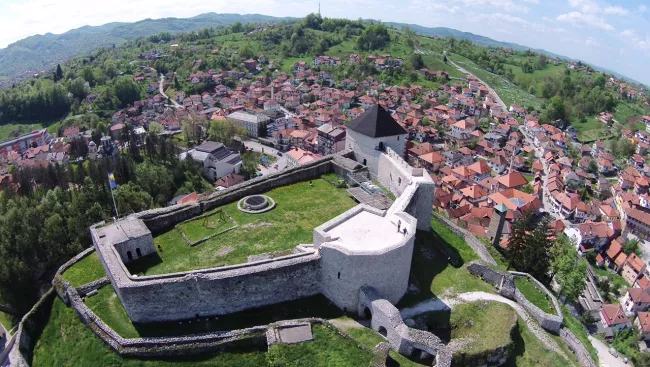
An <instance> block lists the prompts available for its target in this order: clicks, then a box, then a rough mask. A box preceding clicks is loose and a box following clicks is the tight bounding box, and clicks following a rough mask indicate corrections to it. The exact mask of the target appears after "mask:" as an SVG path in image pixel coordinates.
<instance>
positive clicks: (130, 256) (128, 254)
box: [126, 251, 133, 261]
mask: <svg viewBox="0 0 650 367" xmlns="http://www.w3.org/2000/svg"><path fill="white" fill-rule="evenodd" d="M126 257H128V258H129V261H131V260H133V254H132V253H131V251H127V252H126Z"/></svg>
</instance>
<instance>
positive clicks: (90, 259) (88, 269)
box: [63, 252, 106, 287]
mask: <svg viewBox="0 0 650 367" xmlns="http://www.w3.org/2000/svg"><path fill="white" fill-rule="evenodd" d="M105 276H106V272H105V271H104V267H103V266H102V263H101V261H99V256H98V255H97V252H93V253H91V254H90V255H88V256H86V257H85V258H83V259H82V260H81V261H79V262H78V263H76V264H74V265H72V266H71V267H70V268H68V270H66V271H64V272H63V279H65V280H67V281H68V282H69V283H70V285H72V286H73V287H79V286H82V285H84V284H88V283H90V282H92V281H95V280H97V279H101V278H103V277H105Z"/></svg>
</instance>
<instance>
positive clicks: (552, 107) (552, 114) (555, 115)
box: [543, 96, 568, 122]
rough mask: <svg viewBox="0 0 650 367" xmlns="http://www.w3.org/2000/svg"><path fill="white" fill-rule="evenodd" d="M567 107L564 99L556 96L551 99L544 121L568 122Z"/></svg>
mask: <svg viewBox="0 0 650 367" xmlns="http://www.w3.org/2000/svg"><path fill="white" fill-rule="evenodd" d="M566 109H567V108H566V105H565V103H564V100H562V98H560V97H558V96H555V97H553V98H551V100H550V101H549V103H548V105H547V106H546V110H545V111H544V115H543V119H544V120H545V121H547V122H552V121H555V120H565V121H566V120H568V118H567V113H566Z"/></svg>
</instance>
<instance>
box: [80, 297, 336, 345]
mask: <svg viewBox="0 0 650 367" xmlns="http://www.w3.org/2000/svg"><path fill="white" fill-rule="evenodd" d="M86 305H87V306H88V307H89V308H90V309H91V310H92V311H93V312H95V314H97V316H98V317H99V318H101V319H102V321H104V322H105V323H106V324H107V325H108V326H110V327H111V328H112V329H113V330H115V332H117V333H118V334H120V335H121V336H122V337H125V338H137V337H146V336H154V337H155V336H178V335H188V334H196V333H206V332H211V331H219V330H234V329H242V328H247V327H252V326H258V325H266V324H269V323H272V322H275V321H279V320H291V319H298V318H304V317H320V318H327V319H329V318H335V317H340V316H341V315H342V313H343V312H342V311H341V310H340V309H338V308H337V307H336V306H334V305H333V304H332V303H331V302H330V301H329V300H328V299H327V298H325V297H324V296H321V295H318V296H313V297H309V298H303V299H299V300H295V301H289V302H283V303H278V304H275V305H271V306H267V307H263V308H258V309H251V310H246V311H242V312H236V313H233V314H229V315H223V316H219V317H218V318H216V319H214V318H211V319H209V320H206V319H202V320H201V321H200V322H197V321H193V322H192V323H188V322H183V323H182V324H179V323H178V322H166V323H153V324H134V323H132V322H131V320H130V319H129V317H128V316H127V314H126V311H125V310H124V307H122V303H120V300H119V298H118V297H117V294H115V291H114V290H113V287H111V286H110V285H108V286H105V287H102V288H101V289H100V290H99V292H98V294H97V295H95V296H93V297H89V298H87V299H86Z"/></svg>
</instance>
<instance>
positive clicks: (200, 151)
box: [180, 141, 242, 181]
mask: <svg viewBox="0 0 650 367" xmlns="http://www.w3.org/2000/svg"><path fill="white" fill-rule="evenodd" d="M188 155H189V156H190V157H192V159H193V160H194V161H196V162H198V163H200V164H201V165H202V166H203V175H204V176H205V177H206V178H207V179H209V180H212V181H216V180H218V179H220V178H221V177H224V176H226V175H229V174H231V173H235V174H237V173H239V171H240V170H241V166H242V159H241V155H240V154H239V152H236V151H232V150H230V149H228V148H226V147H225V146H224V145H223V144H221V143H217V142H214V141H206V142H204V143H203V144H201V145H199V146H196V147H194V148H193V149H190V150H188V151H187V153H181V156H180V159H181V160H183V159H185V158H186V157H187V156H188Z"/></svg>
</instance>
